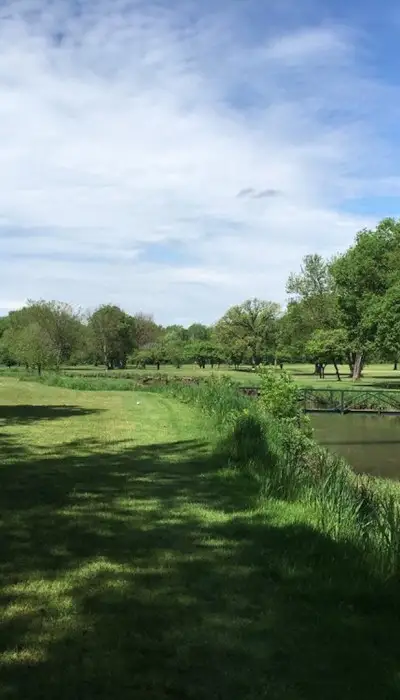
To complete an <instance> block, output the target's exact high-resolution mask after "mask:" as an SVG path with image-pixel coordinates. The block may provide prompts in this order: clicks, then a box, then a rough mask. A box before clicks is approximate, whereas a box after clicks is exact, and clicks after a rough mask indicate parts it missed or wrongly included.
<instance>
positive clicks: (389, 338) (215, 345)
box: [0, 218, 400, 380]
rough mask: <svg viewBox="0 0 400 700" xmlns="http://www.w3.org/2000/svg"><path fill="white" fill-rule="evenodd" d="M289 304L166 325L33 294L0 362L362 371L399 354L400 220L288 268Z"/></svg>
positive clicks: (14, 321)
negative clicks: (311, 366) (310, 366)
mask: <svg viewBox="0 0 400 700" xmlns="http://www.w3.org/2000/svg"><path fill="white" fill-rule="evenodd" d="M286 292H287V304H286V307H285V308H284V309H282V308H281V307H280V305H279V304H276V303H274V302H271V301H264V300H260V299H250V300H247V301H244V302H243V303H242V304H239V305H235V306H232V307H231V308H230V309H228V310H227V312H226V313H225V314H224V315H223V316H222V318H221V319H219V320H218V321H217V322H216V323H215V324H213V325H211V326H206V325H204V324H201V323H193V324H192V325H190V326H189V327H188V328H184V327H183V326H180V325H170V326H166V327H163V326H161V325H159V324H157V323H156V322H155V320H154V319H153V317H152V316H151V315H148V314H144V313H136V314H133V315H131V314H128V313H126V312H125V311H124V310H123V309H121V308H120V307H118V306H115V305H111V304H104V305H101V306H99V307H98V308H97V309H96V310H95V311H94V312H93V313H83V312H81V311H77V310H76V309H73V308H72V307H71V306H70V305H68V304H65V303H62V302H56V301H50V302H49V301H43V300H41V301H29V302H28V303H27V304H26V306H25V307H24V308H22V309H20V310H18V311H12V312H10V313H9V314H8V316H5V317H2V318H0V362H1V363H2V364H6V365H8V366H12V365H15V364H18V365H22V366H25V367H27V368H35V369H36V370H37V371H38V372H39V373H41V371H42V370H43V369H45V368H52V367H59V366H61V365H62V364H66V363H69V364H74V365H78V364H95V365H104V366H105V367H106V368H107V369H117V368H119V369H123V368H125V367H126V366H127V364H134V365H135V366H138V367H146V366H147V365H154V366H155V367H157V369H160V367H161V366H162V365H163V364H166V363H169V364H173V365H175V366H176V367H180V366H181V365H182V364H183V363H185V362H191V363H197V364H198V365H199V366H200V367H203V368H204V367H206V366H207V365H209V366H211V367H214V366H215V365H217V366H218V365H220V364H222V363H228V364H229V365H231V366H233V367H235V368H238V367H240V366H241V365H245V364H246V365H247V364H250V365H252V366H254V367H255V366H257V365H259V364H260V363H278V364H283V363H286V362H306V361H307V362H310V361H312V362H314V363H315V367H316V371H317V372H318V373H319V374H320V376H323V375H324V371H325V367H326V366H327V365H328V364H330V365H333V367H334V368H335V371H336V374H337V378H338V379H339V380H340V378H341V377H340V371H339V367H340V366H341V365H343V363H345V364H346V365H348V367H349V372H350V373H351V375H352V376H353V378H354V379H358V378H359V377H360V376H361V373H362V369H363V366H364V364H365V363H366V362H370V361H389V360H390V361H393V363H394V367H395V368H397V359H398V357H399V355H400V220H395V219H392V218H387V219H384V220H383V221H381V222H380V223H379V224H378V225H377V226H376V228H374V229H365V230H362V231H360V232H359V233H358V234H357V235H356V237H355V240H354V243H353V245H352V246H350V248H349V249H348V250H347V251H345V252H344V253H342V254H340V255H337V256H335V257H333V258H332V259H324V258H323V257H322V256H321V255H318V254H310V255H307V256H305V258H304V259H303V261H302V264H301V266H300V270H299V271H298V272H296V273H292V274H291V275H290V276H289V279H288V280H287V284H286Z"/></svg>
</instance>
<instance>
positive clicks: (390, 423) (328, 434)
mask: <svg viewBox="0 0 400 700" xmlns="http://www.w3.org/2000/svg"><path fill="white" fill-rule="evenodd" d="M311 421H312V425H313V428H314V431H315V433H314V435H315V439H316V440H317V442H319V443H320V444H321V445H324V446H326V447H327V448H328V449H330V450H332V451H334V452H336V453H338V454H340V455H342V456H343V457H345V458H346V460H347V461H348V462H349V464H351V465H352V467H353V468H354V469H355V470H356V471H359V472H367V473H369V474H373V475H375V476H385V477H388V478H390V479H400V418H399V417H392V416H362V415H360V414H347V415H344V416H341V415H338V414H335V413H334V414H332V413H331V414H324V413H317V414H313V415H311Z"/></svg>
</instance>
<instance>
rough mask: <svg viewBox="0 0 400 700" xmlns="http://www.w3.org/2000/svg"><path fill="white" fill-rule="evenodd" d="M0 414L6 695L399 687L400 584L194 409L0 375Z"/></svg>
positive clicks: (138, 696)
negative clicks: (237, 453) (266, 487)
mask: <svg viewBox="0 0 400 700" xmlns="http://www.w3.org/2000/svg"><path fill="white" fill-rule="evenodd" d="M138 401H139V404H138V403H137V402H138ZM0 422H1V437H0V441H1V453H0V454H1V468H0V499H1V508H0V511H1V528H0V544H1V553H2V560H1V568H0V576H1V578H0V596H1V620H0V621H1V631H0V698H1V700H3V699H4V700H8V699H10V700H11V699H12V700H26V699H27V698H29V700H36V699H37V700H39V698H40V700H50V699H51V700H53V699H54V698H59V699H60V700H63V699H64V698H65V700H66V699H67V698H68V700H69V699H70V698H79V699H81V698H82V700H83V699H85V700H94V699H95V698H96V700H110V698H116V699H118V700H125V698H126V699H128V698H129V700H130V699H131V698H135V700H145V699H146V700H149V699H150V700H153V699H154V700H166V699H167V698H168V700H175V699H178V698H179V699H182V700H185V699H187V700H189V699H190V698H193V699H194V698H195V699H196V700H212V699H215V700H216V699H217V698H218V700H228V699H229V700H253V699H254V698H268V699H271V700H281V699H282V700H303V699H304V698H307V700H317V699H318V700H320V699H321V698H324V700H337V699H338V698H343V699H344V700H347V699H348V700H350V699H351V700H353V699H354V697H355V695H356V694H357V693H359V694H360V696H361V697H363V699H364V700H368V699H369V698H370V699H371V700H372V699H374V700H376V698H377V697H379V698H385V700H391V699H392V698H393V700H394V699H395V698H399V695H400V676H399V662H398V635H399V631H398V630H399V619H400V597H399V595H398V593H399V591H398V588H397V587H394V584H393V586H392V584H391V585H389V584H386V585H385V584H383V583H382V581H380V580H377V579H375V578H374V577H373V576H372V575H371V574H370V572H369V571H368V570H367V569H364V567H363V565H361V563H359V559H358V558H357V557H356V556H354V552H353V551H352V548H351V546H350V545H344V544H338V543H335V542H333V541H332V540H330V539H329V538H328V537H326V536H324V535H322V534H321V533H320V532H318V531H317V529H316V527H315V524H314V523H313V517H312V514H311V513H310V512H309V511H307V510H306V509H305V508H304V507H302V506H299V505H289V504H288V503H283V502H277V501H269V502H260V501H258V500H257V499H256V496H255V492H254V485H253V482H251V481H249V479H248V478H247V477H246V476H244V475H240V474H239V473H238V472H235V471H232V470H230V469H228V468H227V467H226V465H225V464H224V461H223V458H222V457H221V455H219V454H218V452H217V451H215V443H214V441H213V439H211V441H210V435H211V438H212V432H211V433H210V430H209V427H208V426H207V425H205V424H204V423H203V419H202V418H200V417H199V416H198V414H197V413H196V412H195V411H194V410H192V409H191V408H188V407H187V406H186V405H181V404H179V403H177V402H175V401H173V400H171V399H167V398H165V397H164V396H160V395H155V394H145V393H143V392H142V393H139V394H134V393H130V392H125V393H123V392H121V393H119V392H115V393H114V392H113V393H110V392H107V393H106V392H104V393H103V392H97V393H86V392H73V391H68V390H59V389H56V388H50V387H45V386H42V385H38V384H29V383H20V382H17V381H16V380H14V379H9V378H5V377H0ZM207 433H208V437H207V438H205V435H206V434H207ZM357 562H358V563H357Z"/></svg>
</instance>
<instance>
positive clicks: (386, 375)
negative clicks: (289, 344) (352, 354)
mask: <svg viewBox="0 0 400 700" xmlns="http://www.w3.org/2000/svg"><path fill="white" fill-rule="evenodd" d="M283 367H284V369H285V370H287V371H288V372H290V373H291V374H292V376H293V377H294V379H295V380H296V381H297V382H298V384H300V385H301V386H304V387H310V388H313V387H314V388H319V389H321V388H326V389H329V388H333V389H360V388H361V389H363V388H365V389H366V388H375V389H380V388H390V387H392V388H393V389H400V370H393V363H392V364H370V365H366V367H365V368H364V370H363V377H362V379H360V380H359V381H357V382H354V381H353V379H352V378H351V377H350V376H349V367H348V366H347V365H339V371H340V374H341V382H338V381H337V377H336V373H335V371H334V367H333V366H332V365H328V366H327V368H326V371H325V378H324V379H320V378H319V377H316V375H315V374H314V365H312V364H307V363H305V364H286V363H284V365H283ZM65 371H68V373H73V374H77V375H83V374H87V375H90V374H93V375H94V374H104V375H106V376H115V377H118V376H121V372H120V370H113V371H111V372H106V371H105V370H104V368H103V367H93V366H84V365H82V366H80V367H68V368H65ZM160 373H161V374H164V375H169V376H170V377H200V378H201V377H210V376H211V375H214V376H220V375H225V376H228V377H230V378H231V379H233V380H234V381H236V382H238V383H239V384H240V385H242V386H248V387H251V386H257V385H259V383H260V378H259V376H258V374H257V372H256V371H253V370H252V369H251V367H248V366H243V367H241V368H239V369H237V370H235V369H232V367H229V366H228V365H221V366H220V368H219V369H218V368H217V366H215V367H214V368H213V369H211V367H209V366H207V367H206V368H205V369H201V368H200V367H198V366H197V365H192V364H187V365H183V366H182V367H180V369H177V368H176V367H173V366H172V365H162V366H161V368H160ZM123 374H124V375H127V374H129V375H130V376H131V377H132V379H134V378H135V377H137V378H140V377H151V376H152V375H153V374H154V375H156V374H158V372H157V370H156V369H155V368H154V367H153V366H151V365H149V366H148V367H147V368H146V369H136V368H132V367H128V369H127V370H123Z"/></svg>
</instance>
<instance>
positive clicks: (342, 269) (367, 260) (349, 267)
mask: <svg viewBox="0 0 400 700" xmlns="http://www.w3.org/2000/svg"><path fill="white" fill-rule="evenodd" d="M399 251H400V220H399V221H396V220H395V219H384V220H383V221H382V222H381V223H380V224H378V226H377V227H376V229H373V230H364V231H361V232H360V233H359V234H358V235H357V237H356V241H355V244H354V245H353V246H352V247H350V248H349V249H348V250H347V251H346V252H345V253H344V254H343V255H340V256H338V257H337V258H336V260H335V261H333V263H332V265H331V272H332V275H333V278H334V280H335V284H336V288H337V292H338V303H339V308H340V311H341V316H342V319H343V323H344V326H345V328H346V330H347V332H348V336H349V340H350V342H351V343H352V345H353V346H354V349H355V350H356V351H365V347H366V344H367V343H368V342H369V341H373V340H374V323H373V322H372V323H371V321H372V320H373V319H372V318H371V306H373V305H375V304H376V303H377V302H378V301H379V299H382V298H383V297H384V296H385V294H386V293H387V291H388V289H389V288H390V287H391V285H392V284H393V282H394V280H395V277H396V270H397V269H398V268H397V260H398V257H399V254H400V252H399Z"/></svg>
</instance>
